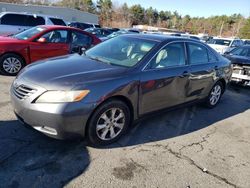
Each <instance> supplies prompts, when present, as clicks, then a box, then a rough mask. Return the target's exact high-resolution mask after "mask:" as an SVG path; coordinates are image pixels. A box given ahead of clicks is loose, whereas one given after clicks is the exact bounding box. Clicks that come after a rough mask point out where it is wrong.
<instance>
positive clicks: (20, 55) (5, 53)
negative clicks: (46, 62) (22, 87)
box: [0, 51, 27, 65]
mask: <svg viewBox="0 0 250 188" xmlns="http://www.w3.org/2000/svg"><path fill="white" fill-rule="evenodd" d="M7 54H15V55H17V56H19V57H20V58H22V60H23V62H24V64H25V65H27V60H26V59H25V57H24V56H23V55H22V54H21V53H18V52H12V51H9V52H4V53H3V54H1V56H0V57H3V56H4V55H7Z"/></svg>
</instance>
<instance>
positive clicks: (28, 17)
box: [0, 12, 66, 35]
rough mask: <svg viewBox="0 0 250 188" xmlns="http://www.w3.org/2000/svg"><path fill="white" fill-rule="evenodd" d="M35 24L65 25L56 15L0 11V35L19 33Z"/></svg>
mask: <svg viewBox="0 0 250 188" xmlns="http://www.w3.org/2000/svg"><path fill="white" fill-rule="evenodd" d="M37 25H64V26H65V25H66V24H65V22H64V21H63V20H62V19H60V18H57V17H53V16H47V15H41V14H28V13H17V12H3V13H0V35H11V34H15V33H19V32H21V31H23V30H26V29H29V28H30V27H34V26H37Z"/></svg>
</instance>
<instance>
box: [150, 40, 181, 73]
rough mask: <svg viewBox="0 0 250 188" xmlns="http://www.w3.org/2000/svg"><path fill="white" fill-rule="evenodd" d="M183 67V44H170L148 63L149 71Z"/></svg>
mask: <svg viewBox="0 0 250 188" xmlns="http://www.w3.org/2000/svg"><path fill="white" fill-rule="evenodd" d="M183 65H185V51H184V43H180V42H179V43H172V44H169V45H167V46H166V47H164V48H163V49H161V50H160V51H159V52H158V53H157V54H156V56H155V57H154V58H153V60H152V61H151V62H150V63H149V67H148V68H149V69H161V68H166V67H174V66H183Z"/></svg>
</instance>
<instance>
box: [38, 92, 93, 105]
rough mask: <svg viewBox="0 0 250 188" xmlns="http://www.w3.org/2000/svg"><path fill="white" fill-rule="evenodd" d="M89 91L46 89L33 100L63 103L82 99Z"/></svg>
mask: <svg viewBox="0 0 250 188" xmlns="http://www.w3.org/2000/svg"><path fill="white" fill-rule="evenodd" d="M89 92H90V91H89V90H81V91H47V92H45V93H43V94H42V95H41V96H40V97H39V98H38V99H37V100H36V101H35V102H36V103H63V102H77V101H80V100H82V99H83V98H84V97H85V96H86V95H87V94H88V93H89Z"/></svg>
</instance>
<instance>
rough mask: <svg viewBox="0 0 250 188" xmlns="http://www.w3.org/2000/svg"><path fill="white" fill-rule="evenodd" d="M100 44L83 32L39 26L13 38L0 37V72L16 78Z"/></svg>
mask: <svg viewBox="0 0 250 188" xmlns="http://www.w3.org/2000/svg"><path fill="white" fill-rule="evenodd" d="M99 42H100V40H99V39H98V38H97V37H95V36H94V35H92V34H90V33H88V32H85V31H83V30H81V29H77V28H71V27H67V26H37V27H33V28H31V29H28V30H26V31H23V32H21V33H18V34H16V35H13V36H11V37H0V71H1V72H2V73H4V74H7V75H16V74H17V73H18V72H19V71H20V70H21V69H22V68H23V67H24V66H25V65H27V64H29V63H32V62H34V61H37V60H41V59H45V58H50V57H55V56H61V55H66V54H69V53H80V54H81V53H82V51H81V50H82V48H85V49H87V48H89V47H91V46H93V45H95V44H97V43H99Z"/></svg>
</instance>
